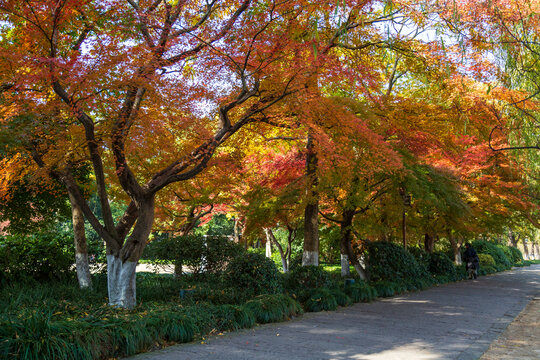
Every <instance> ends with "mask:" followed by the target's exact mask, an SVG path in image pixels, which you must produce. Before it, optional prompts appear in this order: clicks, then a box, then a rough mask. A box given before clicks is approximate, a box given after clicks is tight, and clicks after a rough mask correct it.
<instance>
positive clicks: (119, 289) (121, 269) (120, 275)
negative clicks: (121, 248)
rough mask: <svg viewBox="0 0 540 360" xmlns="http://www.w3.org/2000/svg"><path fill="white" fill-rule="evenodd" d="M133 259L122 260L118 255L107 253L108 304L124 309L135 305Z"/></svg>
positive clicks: (135, 264) (134, 266)
mask: <svg viewBox="0 0 540 360" xmlns="http://www.w3.org/2000/svg"><path fill="white" fill-rule="evenodd" d="M136 267H137V263H136V262H134V261H126V262H122V260H121V259H120V258H119V257H118V256H114V255H107V287H108V290H109V305H111V306H118V307H121V308H125V309H132V308H134V307H135V305H136V303H137V300H136V288H135V269H136Z"/></svg>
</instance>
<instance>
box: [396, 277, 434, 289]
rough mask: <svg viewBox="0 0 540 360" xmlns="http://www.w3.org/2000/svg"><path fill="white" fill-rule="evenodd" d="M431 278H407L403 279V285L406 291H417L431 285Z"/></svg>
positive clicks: (432, 281)
mask: <svg viewBox="0 0 540 360" xmlns="http://www.w3.org/2000/svg"><path fill="white" fill-rule="evenodd" d="M434 281H435V280H434V279H433V278H414V279H407V280H406V281H405V284H404V285H405V286H406V288H407V290H408V291H418V290H424V289H427V288H428V287H430V286H431V285H433V283H434Z"/></svg>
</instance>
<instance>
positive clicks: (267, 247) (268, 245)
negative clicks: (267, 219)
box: [265, 234, 272, 258]
mask: <svg viewBox="0 0 540 360" xmlns="http://www.w3.org/2000/svg"><path fill="white" fill-rule="evenodd" d="M265 255H266V257H267V258H272V241H271V240H270V239H269V237H268V234H267V235H266V244H265Z"/></svg>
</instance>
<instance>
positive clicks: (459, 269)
mask: <svg viewBox="0 0 540 360" xmlns="http://www.w3.org/2000/svg"><path fill="white" fill-rule="evenodd" d="M454 268H455V269H456V278H457V280H465V279H467V278H468V277H469V274H468V273H467V269H466V268H465V264H462V265H454Z"/></svg>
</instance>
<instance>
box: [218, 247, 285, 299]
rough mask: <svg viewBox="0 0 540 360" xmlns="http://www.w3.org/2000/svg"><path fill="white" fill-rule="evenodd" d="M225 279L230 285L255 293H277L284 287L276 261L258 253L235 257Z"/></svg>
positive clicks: (228, 267)
mask: <svg viewBox="0 0 540 360" xmlns="http://www.w3.org/2000/svg"><path fill="white" fill-rule="evenodd" d="M224 280H225V283H226V284H228V285H229V286H231V287H235V288H237V289H241V290H242V291H245V292H247V293H251V294H254V295H259V294H276V293H280V292H282V289H283V288H282V284H281V278H280V274H279V272H278V269H277V268H276V265H275V264H274V262H273V261H272V260H270V259H268V258H266V257H265V256H264V255H260V254H256V253H245V254H244V256H242V257H237V258H234V259H233V260H232V261H231V262H230V263H229V265H228V266H227V269H226V272H225V274H224Z"/></svg>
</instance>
